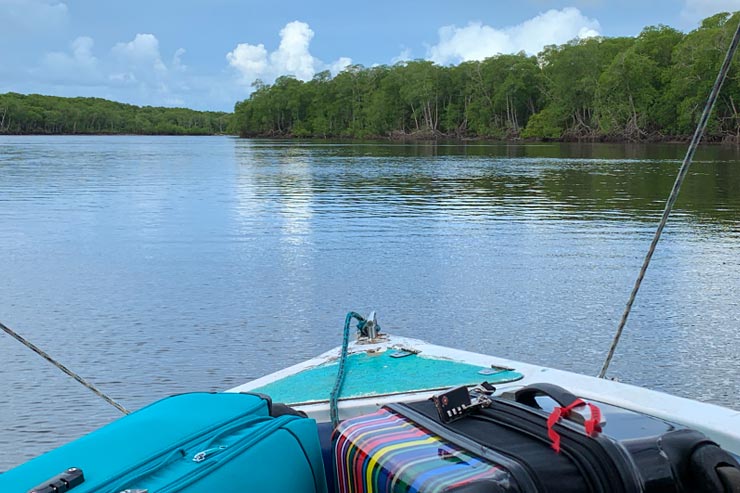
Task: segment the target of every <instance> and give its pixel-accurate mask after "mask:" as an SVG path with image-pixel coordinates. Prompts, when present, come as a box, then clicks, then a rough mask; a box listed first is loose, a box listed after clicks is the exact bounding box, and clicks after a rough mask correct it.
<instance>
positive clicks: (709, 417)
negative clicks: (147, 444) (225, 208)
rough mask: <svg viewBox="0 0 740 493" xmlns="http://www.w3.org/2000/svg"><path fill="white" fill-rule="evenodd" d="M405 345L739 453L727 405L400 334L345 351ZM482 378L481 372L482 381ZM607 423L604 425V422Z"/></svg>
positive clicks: (360, 402) (366, 402) (739, 434)
mask: <svg viewBox="0 0 740 493" xmlns="http://www.w3.org/2000/svg"><path fill="white" fill-rule="evenodd" d="M399 346H400V347H404V348H409V349H413V350H416V351H420V352H421V354H422V355H423V356H428V357H434V358H444V359H451V360H455V361H460V362H464V363H469V364H472V365H479V366H490V365H494V366H500V367H508V368H513V369H515V370H516V371H517V372H519V373H521V374H522V375H524V378H523V379H522V380H519V381H517V382H512V383H509V384H501V385H497V390H498V391H499V392H505V391H509V390H513V389H516V388H520V387H523V386H525V385H528V384H531V383H543V382H545V383H553V384H557V385H560V386H562V387H565V388H566V389H568V390H570V391H571V392H573V393H574V394H576V395H578V396H580V397H584V398H587V399H594V400H598V401H602V402H605V403H608V404H612V405H615V406H619V407H623V408H626V409H632V410H634V411H638V412H642V413H645V414H648V415H651V416H655V417H658V418H663V419H666V420H668V421H673V422H676V423H680V424H683V425H685V426H688V427H691V428H694V429H697V430H699V431H702V432H703V433H705V434H706V435H707V436H709V437H710V438H712V439H713V440H715V441H716V442H717V443H719V444H720V445H721V446H723V447H724V448H726V449H727V450H729V451H731V452H733V453H735V454H738V455H740V411H735V410H732V409H729V408H724V407H720V406H716V405H714V404H707V403H703V402H699V401H693V400H690V399H685V398H682V397H676V396H673V395H670V394H665V393H663V392H658V391H654V390H648V389H645V388H642V387H636V386H634V385H628V384H624V383H620V382H614V381H612V380H604V379H599V378H596V377H591V376H586V375H580V374H577V373H572V372H567V371H562V370H556V369H553V368H547V367H543V366H536V365H531V364H528V363H521V362H519V361H513V360H510V359H506V358H500V357H495V356H487V355H483V354H478V353H472V352H469V351H462V350H459V349H452V348H448V347H444V346H437V345H434V344H428V343H426V342H423V341H420V340H417V339H410V338H403V337H390V338H389V339H388V340H387V341H384V342H380V343H377V344H363V345H358V344H356V343H353V344H352V345H351V346H350V352H360V351H367V350H369V349H377V350H385V349H387V348H389V347H399ZM338 356H339V348H334V349H332V350H330V351H327V352H325V353H323V354H321V355H319V356H317V357H315V358H312V359H310V360H308V361H304V362H302V363H299V364H297V365H294V366H291V367H289V368H285V369H283V370H280V371H278V372H275V373H272V374H270V375H266V376H264V377H261V378H258V379H256V380H253V381H251V382H247V383H245V384H243V385H240V386H238V387H235V388H233V389H230V390H229V392H249V391H251V390H252V389H255V388H258V387H262V386H263V385H266V384H268V383H272V382H275V381H277V380H280V379H282V378H285V377H287V376H290V375H293V374H295V373H298V372H300V371H303V370H306V369H308V368H312V367H314V366H317V365H320V364H322V363H325V362H327V361H331V360H332V359H336V358H337V357H338ZM483 380H485V376H483V375H481V381H483ZM330 390H331V389H327V391H326V394H327V402H321V403H314V404H307V405H302V406H297V407H299V408H300V409H302V410H304V411H306V412H307V413H308V414H309V416H311V417H312V418H314V419H316V420H317V421H319V422H322V421H328V420H329V408H328V396H329V391H330ZM432 394H433V392H419V393H400V394H394V395H391V396H372V397H365V398H354V399H344V400H340V404H339V409H340V417H341V418H343V419H345V418H348V417H351V416H356V415H359V414H363V413H366V412H370V411H372V410H374V409H377V408H378V407H380V406H382V405H385V404H389V403H391V402H399V401H404V400H421V399H425V398H428V397H429V396H431V395H432ZM607 426H608V423H607Z"/></svg>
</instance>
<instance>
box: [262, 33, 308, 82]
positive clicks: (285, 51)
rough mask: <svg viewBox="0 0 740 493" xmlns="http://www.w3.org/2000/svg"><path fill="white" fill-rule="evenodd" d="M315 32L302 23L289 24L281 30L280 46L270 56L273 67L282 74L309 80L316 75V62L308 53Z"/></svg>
mask: <svg viewBox="0 0 740 493" xmlns="http://www.w3.org/2000/svg"><path fill="white" fill-rule="evenodd" d="M312 38H313V31H312V30H311V28H310V27H308V24H306V23H305V22H300V21H293V22H289V23H288V24H286V25H285V27H284V28H282V29H281V30H280V46H279V47H278V49H277V51H274V52H272V54H270V62H271V64H272V66H273V67H274V68H275V69H276V70H277V71H278V72H281V73H286V74H293V75H295V76H296V77H297V78H298V79H301V80H309V79H310V78H311V77H313V74H314V73H316V70H315V65H316V60H315V59H314V57H313V56H312V55H311V53H310V52H309V51H308V45H309V44H311V39H312Z"/></svg>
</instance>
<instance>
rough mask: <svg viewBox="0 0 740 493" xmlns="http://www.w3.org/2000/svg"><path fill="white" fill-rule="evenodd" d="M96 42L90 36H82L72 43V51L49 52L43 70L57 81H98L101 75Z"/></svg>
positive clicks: (45, 57) (87, 82)
mask: <svg viewBox="0 0 740 493" xmlns="http://www.w3.org/2000/svg"><path fill="white" fill-rule="evenodd" d="M93 45H94V42H93V40H92V38H90V37H88V36H80V37H78V38H77V39H75V40H74V41H72V43H71V44H70V48H71V50H70V52H69V53H68V52H61V51H54V52H51V53H47V54H46V55H45V56H44V60H43V66H44V67H43V70H44V72H45V73H46V75H47V77H49V78H51V79H52V80H55V81H57V82H64V81H74V82H81V83H84V84H90V83H96V82H98V79H99V77H100V74H99V72H98V59H97V58H96V57H95V56H94V55H93V52H92V49H93Z"/></svg>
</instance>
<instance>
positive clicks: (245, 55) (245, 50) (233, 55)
mask: <svg viewBox="0 0 740 493" xmlns="http://www.w3.org/2000/svg"><path fill="white" fill-rule="evenodd" d="M226 60H228V62H229V65H231V66H232V67H234V68H235V69H236V70H237V71H238V72H239V73H240V74H241V78H242V80H243V81H244V82H245V83H247V84H250V83H252V82H253V81H254V80H255V79H258V78H259V77H260V76H261V75H262V74H265V73H266V72H267V66H268V65H267V50H266V49H265V46H264V45H262V44H258V45H256V46H255V45H250V44H247V43H239V44H238V45H236V48H234V50H233V51H230V52H229V53H227V54H226Z"/></svg>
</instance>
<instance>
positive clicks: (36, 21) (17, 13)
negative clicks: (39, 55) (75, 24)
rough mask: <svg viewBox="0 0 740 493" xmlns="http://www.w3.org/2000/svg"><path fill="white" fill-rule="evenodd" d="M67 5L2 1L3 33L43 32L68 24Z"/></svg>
mask: <svg viewBox="0 0 740 493" xmlns="http://www.w3.org/2000/svg"><path fill="white" fill-rule="evenodd" d="M67 18H68V9H67V4H65V3H62V2H58V1H54V0H0V19H2V22H3V27H2V29H3V31H5V33H6V34H7V32H8V30H10V31H16V32H43V31H45V30H47V29H51V28H55V27H58V26H60V25H63V24H64V23H66V22H67Z"/></svg>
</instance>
